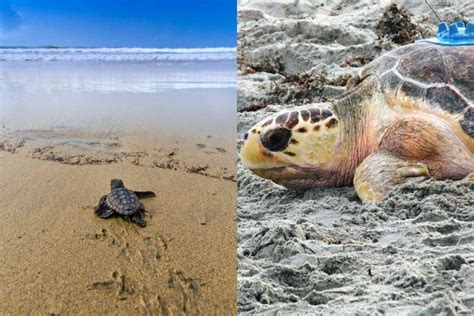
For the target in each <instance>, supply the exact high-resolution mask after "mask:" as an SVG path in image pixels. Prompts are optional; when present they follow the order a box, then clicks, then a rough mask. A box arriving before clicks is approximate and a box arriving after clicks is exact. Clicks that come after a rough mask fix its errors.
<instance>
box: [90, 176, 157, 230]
mask: <svg viewBox="0 0 474 316" xmlns="http://www.w3.org/2000/svg"><path fill="white" fill-rule="evenodd" d="M110 189H111V192H110V193H109V194H108V195H104V196H102V197H101V198H100V201H99V204H98V205H97V206H96V207H95V209H94V211H95V214H96V215H97V216H98V217H100V218H109V217H111V216H112V215H114V214H118V215H121V216H122V217H124V218H125V219H130V220H131V221H132V222H134V223H136V224H138V225H140V226H142V227H145V226H146V222H145V218H144V214H143V212H144V209H143V205H142V203H140V200H139V198H146V197H153V196H155V193H153V192H151V191H143V192H141V191H131V190H128V189H126V188H125V186H124V185H123V181H122V180H120V179H113V180H112V181H110Z"/></svg>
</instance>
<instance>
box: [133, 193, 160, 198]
mask: <svg viewBox="0 0 474 316" xmlns="http://www.w3.org/2000/svg"><path fill="white" fill-rule="evenodd" d="M133 193H135V194H136V195H137V196H138V198H139V199H145V198H150V197H154V196H156V194H155V192H152V191H133Z"/></svg>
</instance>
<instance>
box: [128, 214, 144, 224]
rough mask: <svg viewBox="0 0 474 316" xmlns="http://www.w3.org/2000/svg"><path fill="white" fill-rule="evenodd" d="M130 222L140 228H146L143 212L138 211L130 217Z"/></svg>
mask: <svg viewBox="0 0 474 316" xmlns="http://www.w3.org/2000/svg"><path fill="white" fill-rule="evenodd" d="M130 220H131V221H132V222H134V223H136V224H138V225H139V226H141V227H145V226H146V221H145V216H144V215H143V212H141V211H138V212H136V213H135V214H133V215H132V216H130Z"/></svg>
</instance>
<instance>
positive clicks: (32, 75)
mask: <svg viewBox="0 0 474 316" xmlns="http://www.w3.org/2000/svg"><path fill="white" fill-rule="evenodd" d="M235 85H236V83H235V63H234V62H233V61H226V60H224V61H222V60H221V61H205V62H203V61H199V62H197V61H195V62H189V61H186V62H184V61H181V62H166V63H157V62H130V61H127V62H123V61H122V62H110V61H86V62H84V61H79V62H77V61H59V62H44V61H39V62H38V61H30V62H25V61H21V62H18V61H3V62H0V124H2V125H3V126H5V127H7V128H10V129H50V128H86V129H99V130H103V129H105V130H114V129H124V128H126V129H130V128H131V129H136V128H138V129H158V130H163V131H169V132H170V133H173V134H178V135H183V136H185V135H187V134H195V133H201V132H202V133H207V134H209V135H213V136H223V137H226V136H228V137H231V136H232V135H234V133H235V129H234V124H233V123H232V124H230V123H229V122H235V116H236V114H235V108H236V105H235V102H236V100H235ZM210 122H212V123H210Z"/></svg>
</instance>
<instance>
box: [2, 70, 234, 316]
mask: <svg viewBox="0 0 474 316" xmlns="http://www.w3.org/2000/svg"><path fill="white" fill-rule="evenodd" d="M0 66H1V67H0V77H1V78H3V79H2V83H1V84H0V95H1V96H2V99H1V103H0V175H1V178H0V226H1V227H2V229H1V230H0V257H1V258H2V260H1V261H0V280H1V283H2V286H0V311H1V313H5V314H33V313H34V314H55V315H57V314H86V315H87V314H92V313H94V314H118V315H136V314H141V315H181V314H190V315H197V314H208V315H213V314H216V315H223V314H233V313H235V309H236V307H235V301H236V290H235V289H236V271H235V270H236V269H235V267H236V253H235V249H236V241H235V232H236V224H235V216H236V215H235V201H236V182H235V173H236V172H235V128H234V123H233V122H235V115H236V114H235V89H233V88H229V87H227V88H218V89H215V88H209V89H203V88H200V87H201V85H202V83H201V82H197V86H194V88H191V89H188V88H183V89H181V88H179V89H174V88H173V89H169V88H167V87H166V82H168V81H169V80H168V81H167V80H165V79H162V76H163V75H162V73H160V71H162V70H161V68H160V67H158V66H154V65H151V64H150V65H141V64H125V65H123V64H102V66H100V65H96V64H74V63H64V64H61V65H58V64H56V63H55V64H48V63H45V64H42V63H25V64H21V63H19V64H17V63H3V64H1V65H0ZM230 66H232V65H230ZM176 67H177V66H174V67H172V68H173V69H170V71H171V70H173V71H175V70H176ZM209 67H211V66H209ZM188 68H189V69H188V72H189V73H190V72H192V71H193V70H192V67H190V66H188ZM176 71H177V70H176ZM194 75H195V76H198V77H199V72H196V73H194ZM96 77H97V78H99V79H98V80H96ZM185 77H186V76H185ZM188 77H189V76H188ZM188 79H189V78H188ZM198 79H199V80H201V79H200V77H199V78H197V79H196V80H198ZM160 80H161V81H162V82H163V84H162V83H159V84H157V86H154V83H156V82H158V81H160ZM199 80H198V81H199ZM201 81H206V82H207V79H206V78H204V79H202V80H201ZM179 84H181V83H179ZM194 84H195V82H192V81H189V82H186V85H185V87H188V86H193V85H194ZM229 122H232V123H229ZM113 178H121V179H123V181H124V183H125V186H126V187H127V188H130V189H133V190H152V191H154V192H156V197H154V198H149V199H144V200H142V202H143V203H144V205H145V209H146V213H145V219H146V221H147V224H148V225H147V227H145V228H141V227H139V226H138V225H135V224H133V223H130V222H127V221H125V220H123V219H122V218H112V219H107V220H104V219H99V218H98V217H96V216H95V214H94V212H93V208H94V207H95V205H96V204H97V203H98V201H99V198H100V197H101V196H102V195H104V194H107V193H108V192H110V180H111V179H113Z"/></svg>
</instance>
